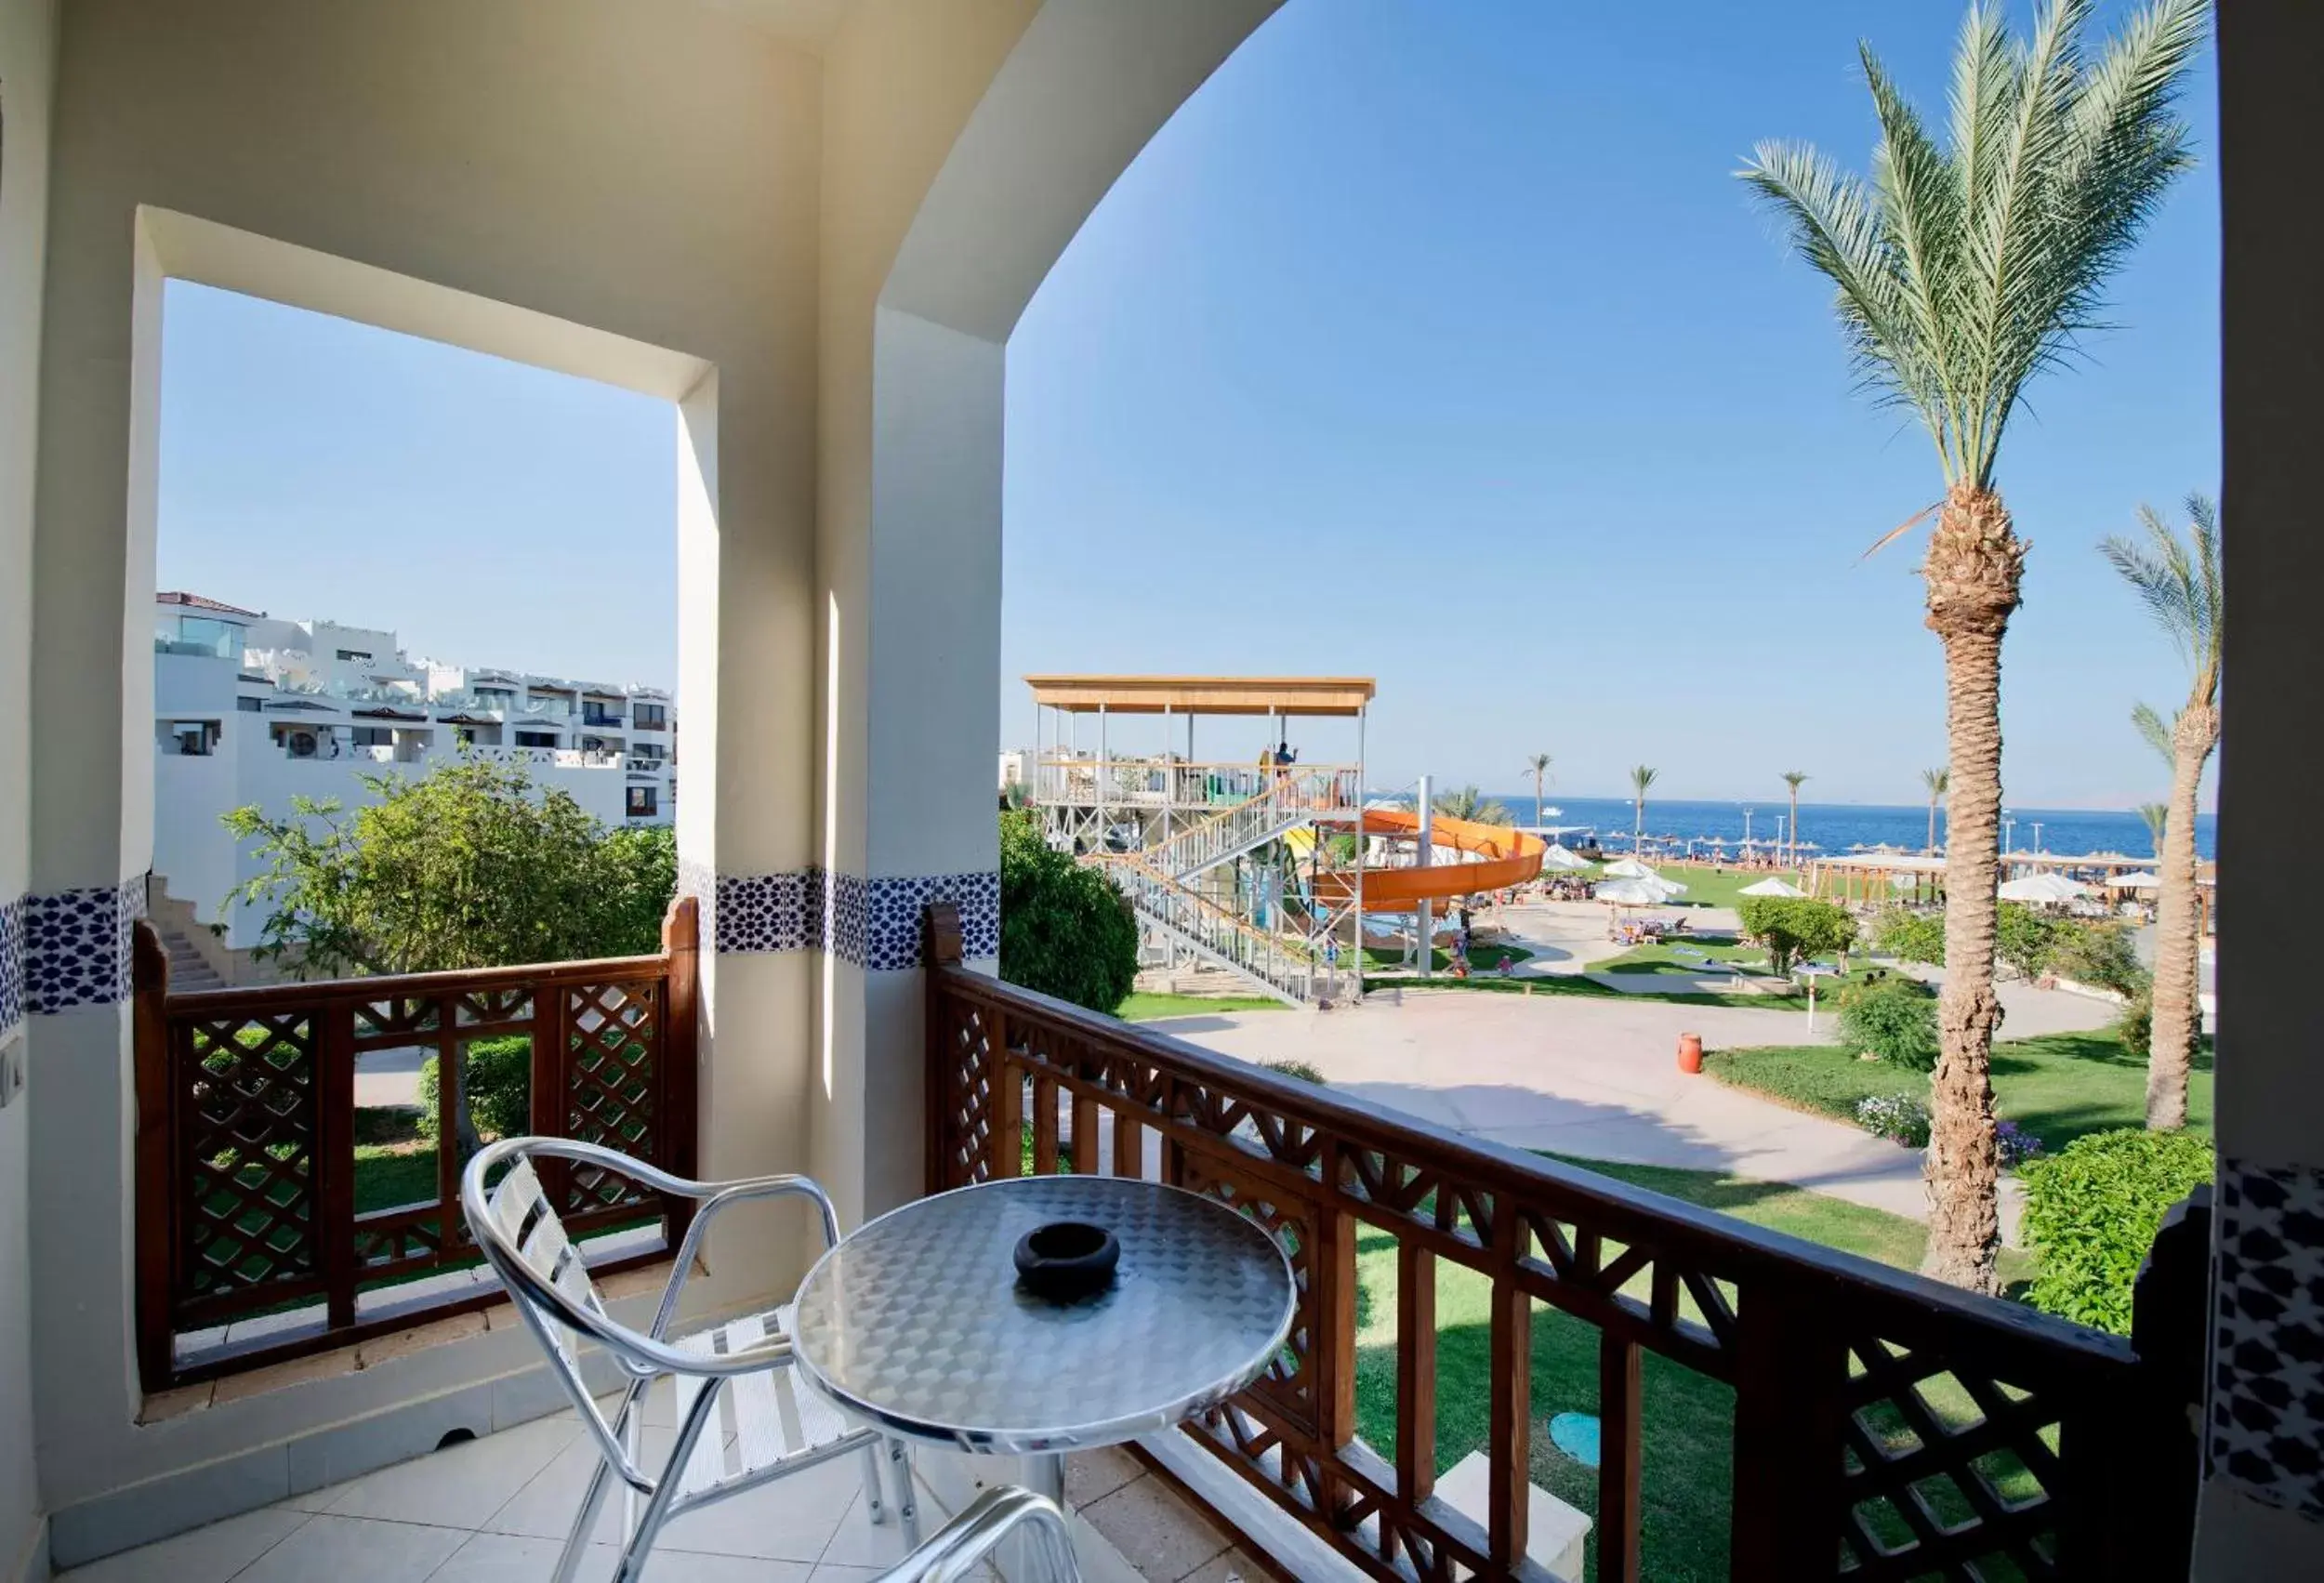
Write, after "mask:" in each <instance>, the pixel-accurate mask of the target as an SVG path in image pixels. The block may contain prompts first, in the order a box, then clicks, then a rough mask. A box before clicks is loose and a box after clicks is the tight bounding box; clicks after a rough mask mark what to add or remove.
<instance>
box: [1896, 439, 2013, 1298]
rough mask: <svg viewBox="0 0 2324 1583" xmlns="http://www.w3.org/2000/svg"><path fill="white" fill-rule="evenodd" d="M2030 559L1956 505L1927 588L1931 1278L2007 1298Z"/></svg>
mask: <svg viewBox="0 0 2324 1583" xmlns="http://www.w3.org/2000/svg"><path fill="white" fill-rule="evenodd" d="M2025 559H2026V546H2025V544H2024V542H2023V541H2021V540H2020V539H2019V538H2018V537H2017V535H2016V534H2014V532H2013V531H2012V530H2011V526H2010V520H2009V512H2008V510H2007V508H2004V507H2003V506H2002V504H2001V499H2000V495H1996V494H1994V493H1993V492H1992V491H1990V490H1983V489H1977V488H1975V487H1974V486H1972V485H1969V484H1956V485H1954V486H1953V487H1952V488H1951V489H1950V490H1948V492H1947V494H1946V498H1945V508H1944V510H1943V512H1942V513H1941V514H1940V515H1939V516H1938V518H1937V524H1936V532H1935V533H1934V534H1933V535H1931V537H1930V540H1929V556H1928V560H1927V561H1926V562H1925V563H1924V564H1923V565H1922V567H1921V576H1922V577H1923V578H1924V579H1925V580H1926V581H1927V583H1928V603H1929V613H1928V626H1929V628H1930V630H1932V631H1934V633H1935V634H1936V635H1937V637H1938V639H1939V640H1941V641H1942V642H1943V644H1944V646H1945V730H1946V755H1947V758H1946V761H1947V762H1948V764H1950V765H1951V766H1952V772H1953V780H1952V787H1951V801H1952V818H1951V820H1950V822H1949V824H1948V826H1947V829H1946V839H1945V896H1946V906H1945V991H1944V994H1943V995H1942V996H1940V997H1939V999H1938V1001H1937V1010H1936V1020H1937V1035H1938V1042H1939V1052H1938V1056H1937V1062H1936V1073H1935V1075H1934V1079H1933V1080H1932V1084H1931V1088H1932V1102H1931V1106H1930V1109H1931V1118H1930V1128H1929V1149H1928V1154H1927V1156H1926V1159H1925V1162H1924V1165H1923V1170H1924V1174H1925V1178H1926V1181H1927V1184H1928V1194H1929V1247H1928V1253H1927V1256H1926V1257H1925V1258H1924V1259H1923V1260H1922V1261H1921V1272H1922V1273H1924V1274H1928V1275H1932V1276H1934V1277H1935V1278H1936V1279H1938V1280H1940V1281H1947V1282H1949V1283H1951V1284H1952V1285H1954V1286H1966V1287H1968V1288H1969V1289H1971V1290H1973V1291H1981V1292H1990V1291H1992V1290H1993V1289H1994V1287H1995V1280H1994V1260H1995V1257H1996V1254H1997V1252H1998V1250H1999V1248H2000V1240H2001V1217H2000V1202H1999V1196H1998V1194H1999V1186H2000V1152H1999V1150H1998V1148H1997V1146H1996V1143H1995V1139H1994V1128H1993V1076H1992V1067H1993V1029H1994V1027H1995V1025H1996V1024H1997V1023H1998V1022H2000V1001H1999V999H1997V998H1996V996H1995V995H1994V992H1993V946H1994V931H1995V927H1996V920H1997V917H1998V914H1999V904H1998V902H1997V900H1996V898H1995V895H1994V890H1995V889H1996V886H1997V883H1998V881H1997V876H1998V874H1999V872H2000V823H2001V635H2002V633H2003V632H2004V631H2006V630H2007V629H2008V627H2009V618H2010V613H2011V612H2012V611H2014V610H2015V609H2016V608H2017V587H2018V579H2019V577H2020V576H2021V574H2023V571H2024V566H2025Z"/></svg>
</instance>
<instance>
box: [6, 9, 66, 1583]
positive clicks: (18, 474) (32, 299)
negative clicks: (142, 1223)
mask: <svg viewBox="0 0 2324 1583" xmlns="http://www.w3.org/2000/svg"><path fill="white" fill-rule="evenodd" d="M54 20H55V18H54V4H53V0H0V117H4V118H5V124H6V129H7V130H6V138H5V140H0V719H6V720H10V721H15V722H18V724H17V725H16V726H15V728H14V729H13V731H12V732H11V742H12V744H13V748H12V750H9V751H0V904H5V903H8V902H13V901H14V900H15V899H16V898H17V897H19V896H20V895H22V894H23V893H24V891H25V890H26V889H27V888H28V881H29V872H30V864H29V853H28V851H27V838H28V833H29V829H28V824H27V821H28V817H29V811H30V806H31V782H30V779H29V775H28V771H27V759H28V755H27V754H26V753H25V752H24V751H23V749H24V746H25V745H26V743H25V735H24V732H23V727H22V724H21V722H22V721H23V720H24V719H25V711H26V709H27V708H28V707H29V706H30V703H31V697H30V691H31V678H32V650H33V601H32V582H33V579H32V565H33V452H34V446H35V435H36V413H35V410H34V406H33V393H34V391H35V390H36V389H38V385H39V381H38V373H39V367H40V301H41V284H42V266H43V261H44V257H45V252H44V244H45V237H46V229H47V212H48V114H49V83H50V70H51V63H52V55H53V49H54V31H53V29H54ZM10 1036H11V1035H10V1032H9V1030H7V1029H6V1028H0V1054H7V1053H13V1054H14V1055H17V1056H21V1055H23V1054H24V1053H26V1052H25V1051H24V1050H23V1049H18V1050H17V1051H15V1052H7V1050H6V1043H7V1040H8V1039H9V1038H10ZM14 1036H15V1037H16V1038H18V1039H20V1040H23V1041H27V1042H29V1040H30V1039H31V1037H32V1030H30V1029H24V1028H20V1029H19V1030H18V1031H17V1033H16V1034H15V1035H14ZM39 1099H40V1095H39V1093H38V1092H37V1090H27V1092H26V1093H25V1095H24V1096H23V1097H22V1098H21V1099H20V1100H19V1101H17V1102H13V1103H11V1104H9V1105H8V1107H7V1109H5V1110H0V1578H5V1579H11V1580H12V1579H15V1578H18V1577H20V1576H23V1574H24V1572H25V1571H26V1569H27V1568H28V1567H30V1566H31V1565H32V1564H33V1551H34V1550H35V1549H36V1547H37V1546H38V1544H39V1541H40V1524H39V1517H38V1513H39V1510H40V1498H39V1486H38V1480H37V1478H36V1476H35V1473H34V1469H33V1373H32V1350H31V1332H32V1310H31V1302H30V1299H31V1284H32V1267H31V1260H30V1240H29V1233H30V1227H29V1224H28V1216H27V1203H28V1196H29V1192H30V1181H29V1171H28V1159H29V1154H30V1130H31V1121H32V1114H33V1104H35V1103H36V1102H38V1101H39Z"/></svg>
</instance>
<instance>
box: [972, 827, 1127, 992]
mask: <svg viewBox="0 0 2324 1583" xmlns="http://www.w3.org/2000/svg"><path fill="white" fill-rule="evenodd" d="M1000 976H1001V977H1002V978H1004V979H1006V980H1008V981H1009V982H1010V983H1014V984H1023V986H1024V987H1025V988H1027V989H1031V990H1037V991H1039V992H1040V993H1041V994H1043V995H1053V996H1057V997H1058V998H1059V999H1060V1000H1070V1001H1072V1002H1073V1003H1074V1004H1075V1005H1076V1006H1086V1007H1088V1008H1089V1009H1090V1010H1092V1011H1104V1012H1111V1011H1112V1010H1113V1009H1115V1008H1116V1006H1119V1005H1120V1004H1121V1003H1122V1001H1123V999H1124V998H1125V997H1127V996H1129V986H1130V983H1131V982H1132V981H1133V980H1135V979H1136V978H1137V976H1138V920H1137V918H1136V917H1133V916H1132V915H1131V913H1130V910H1129V898H1128V897H1126V896H1124V895H1123V894H1122V893H1121V892H1120V891H1119V890H1116V889H1115V888H1114V882H1113V881H1112V880H1110V879H1108V878H1107V877H1105V876H1104V875H1103V874H1102V873H1100V872H1099V871H1098V870H1097V869H1094V868H1085V867H1083V866H1082V865H1081V864H1077V863H1076V862H1075V861H1074V860H1073V859H1072V858H1071V857H1069V856H1068V855H1066V854H1065V853H1063V852H1061V851H1055V850H1053V849H1052V848H1051V847H1050V844H1049V843H1048V842H1047V841H1045V840H1043V839H1042V838H1041V826H1040V818H1039V815H1038V814H1037V813H1033V812H1023V813H1004V814H1002V815H1001V816H1000Z"/></svg>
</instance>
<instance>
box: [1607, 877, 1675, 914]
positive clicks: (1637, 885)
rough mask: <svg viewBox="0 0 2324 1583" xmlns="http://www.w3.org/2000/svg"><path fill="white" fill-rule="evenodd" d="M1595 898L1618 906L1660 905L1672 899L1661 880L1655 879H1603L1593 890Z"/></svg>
mask: <svg viewBox="0 0 2324 1583" xmlns="http://www.w3.org/2000/svg"><path fill="white" fill-rule="evenodd" d="M1591 894H1592V896H1593V897H1594V899H1596V900H1598V901H1601V902H1604V903H1605V904H1607V905H1609V906H1616V907H1652V906H1658V905H1660V904H1662V903H1664V902H1667V901H1669V900H1670V893H1669V892H1668V891H1666V890H1664V889H1663V888H1662V885H1661V883H1660V882H1659V881H1657V880H1653V879H1638V878H1630V879H1603V880H1600V881H1599V882H1598V887H1597V889H1596V890H1594V891H1593V892H1591Z"/></svg>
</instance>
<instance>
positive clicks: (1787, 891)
mask: <svg viewBox="0 0 2324 1583" xmlns="http://www.w3.org/2000/svg"><path fill="white" fill-rule="evenodd" d="M1806 894H1807V892H1806V891H1804V890H1801V889H1800V888H1799V887H1798V886H1797V885H1794V884H1792V883H1791V881H1790V880H1789V879H1778V878H1776V877H1775V876H1774V875H1772V874H1771V875H1769V876H1768V877H1766V878H1764V879H1763V880H1761V881H1760V882H1759V883H1758V884H1756V885H1746V886H1744V887H1743V889H1742V890H1737V891H1736V895H1738V896H1789V897H1793V898H1798V897H1801V896H1804V895H1806Z"/></svg>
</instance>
